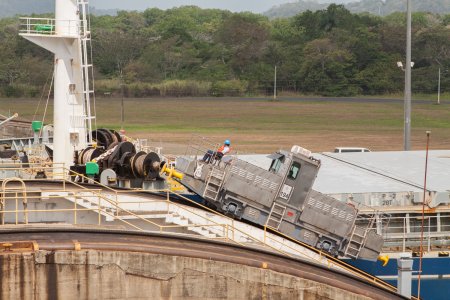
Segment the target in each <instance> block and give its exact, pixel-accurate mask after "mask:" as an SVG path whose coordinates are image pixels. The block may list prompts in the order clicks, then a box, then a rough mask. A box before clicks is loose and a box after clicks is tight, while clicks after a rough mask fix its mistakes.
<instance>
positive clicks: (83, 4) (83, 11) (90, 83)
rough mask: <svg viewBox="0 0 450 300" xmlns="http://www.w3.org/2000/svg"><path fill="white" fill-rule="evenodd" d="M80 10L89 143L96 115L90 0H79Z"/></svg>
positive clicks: (84, 102)
mask: <svg viewBox="0 0 450 300" xmlns="http://www.w3.org/2000/svg"><path fill="white" fill-rule="evenodd" d="M77 5H78V10H79V12H80V20H81V24H80V28H79V32H80V39H81V68H82V72H81V73H82V80H83V104H84V124H85V128H86V131H87V133H88V144H91V143H92V120H95V116H93V115H92V111H91V99H94V97H95V94H94V66H93V64H92V55H91V52H90V50H91V49H92V44H91V31H90V24H89V19H88V14H89V1H88V0H77Z"/></svg>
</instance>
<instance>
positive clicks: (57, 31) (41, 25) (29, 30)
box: [19, 17, 88, 38]
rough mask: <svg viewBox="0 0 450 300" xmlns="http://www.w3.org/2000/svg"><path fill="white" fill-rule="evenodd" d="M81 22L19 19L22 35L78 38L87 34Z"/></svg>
mask: <svg viewBox="0 0 450 300" xmlns="http://www.w3.org/2000/svg"><path fill="white" fill-rule="evenodd" d="M85 28H86V27H85V26H83V21H82V20H57V19H51V18H29V17H24V18H20V24H19V33H20V34H22V35H40V36H42V35H45V36H53V35H54V36H68V37H74V38H78V37H80V36H85V35H86V34H88V32H87V31H85Z"/></svg>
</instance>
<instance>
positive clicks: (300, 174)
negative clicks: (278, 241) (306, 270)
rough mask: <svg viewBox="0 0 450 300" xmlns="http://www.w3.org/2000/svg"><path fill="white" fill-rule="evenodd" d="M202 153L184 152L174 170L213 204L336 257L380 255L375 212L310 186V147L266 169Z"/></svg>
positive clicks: (283, 155) (276, 158) (314, 164)
mask: <svg viewBox="0 0 450 300" xmlns="http://www.w3.org/2000/svg"><path fill="white" fill-rule="evenodd" d="M196 149H198V148H196ZM200 154H201V153H200ZM201 157H202V155H200V156H199V155H198V154H195V155H185V156H181V157H179V158H178V159H177V161H176V169H177V171H179V172H182V173H184V176H183V177H182V179H181V183H182V184H183V185H184V186H186V187H187V188H189V189H190V190H192V191H193V192H194V193H196V194H198V195H201V196H202V197H203V198H204V199H205V202H206V203H207V204H208V205H209V206H211V207H213V208H215V209H217V210H218V211H221V212H223V213H225V214H228V215H231V216H232V217H234V218H237V219H243V220H246V221H249V222H252V223H255V224H259V225H261V226H268V227H271V228H273V229H276V230H278V231H279V232H281V233H283V234H286V235H288V236H290V237H292V238H294V239H296V240H299V241H301V242H304V243H307V244H309V245H311V246H313V247H317V248H319V249H322V250H324V251H326V252H329V253H330V254H332V255H334V256H345V257H349V258H354V259H356V258H361V259H367V260H376V259H377V258H378V255H379V253H380V252H381V249H382V246H383V238H382V237H381V236H380V235H378V234H377V233H376V231H375V229H374V225H375V214H374V215H373V216H369V215H368V218H369V220H364V221H362V220H361V219H360V218H361V216H358V209H357V208H356V206H355V205H353V204H351V203H343V202H340V201H338V200H336V199H334V198H332V197H329V196H326V195H323V194H321V193H319V192H316V191H314V190H312V186H313V183H314V181H315V178H316V176H317V173H318V170H319V168H320V161H319V160H316V159H314V158H313V157H312V156H311V152H310V151H308V150H306V149H304V148H302V147H299V146H294V147H292V149H291V151H289V152H288V151H278V152H276V153H273V154H271V155H270V156H269V157H270V158H271V159H272V164H271V166H270V168H269V169H268V170H265V169H263V168H260V167H258V166H255V165H253V164H251V163H249V162H246V161H243V160H241V159H238V158H237V157H227V156H225V157H224V158H223V159H222V160H218V159H211V160H209V161H208V162H205V161H203V160H202V159H199V158H201ZM361 224H365V225H361Z"/></svg>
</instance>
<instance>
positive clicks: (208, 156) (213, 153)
mask: <svg viewBox="0 0 450 300" xmlns="http://www.w3.org/2000/svg"><path fill="white" fill-rule="evenodd" d="M230 151H231V142H230V140H225V142H224V143H223V146H221V147H219V149H217V151H212V150H208V151H207V152H206V153H205V156H203V159H202V161H204V162H206V163H209V162H210V161H211V158H212V157H214V159H217V160H221V159H222V157H223V156H224V155H225V154H227V153H229V152H230Z"/></svg>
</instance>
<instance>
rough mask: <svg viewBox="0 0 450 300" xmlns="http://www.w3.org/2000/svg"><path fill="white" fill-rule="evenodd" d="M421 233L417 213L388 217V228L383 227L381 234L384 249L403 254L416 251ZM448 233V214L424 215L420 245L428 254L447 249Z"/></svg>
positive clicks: (449, 230) (419, 216)
mask: <svg viewBox="0 0 450 300" xmlns="http://www.w3.org/2000/svg"><path fill="white" fill-rule="evenodd" d="M421 232H422V215H421V213H419V212H417V213H415V214H413V213H409V214H406V215H405V216H393V217H390V218H389V226H388V227H383V232H382V235H383V237H384V239H385V244H386V246H385V249H386V250H388V249H390V248H396V249H401V250H402V251H403V252H406V251H416V250H418V249H419V247H420V238H421V235H422V233H421ZM449 232H450V215H449V214H441V213H436V214H435V215H430V214H427V215H425V219H424V226H423V241H422V244H423V245H424V247H425V249H426V251H427V252H430V251H433V250H441V249H442V247H448V245H450V242H448V235H449Z"/></svg>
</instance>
